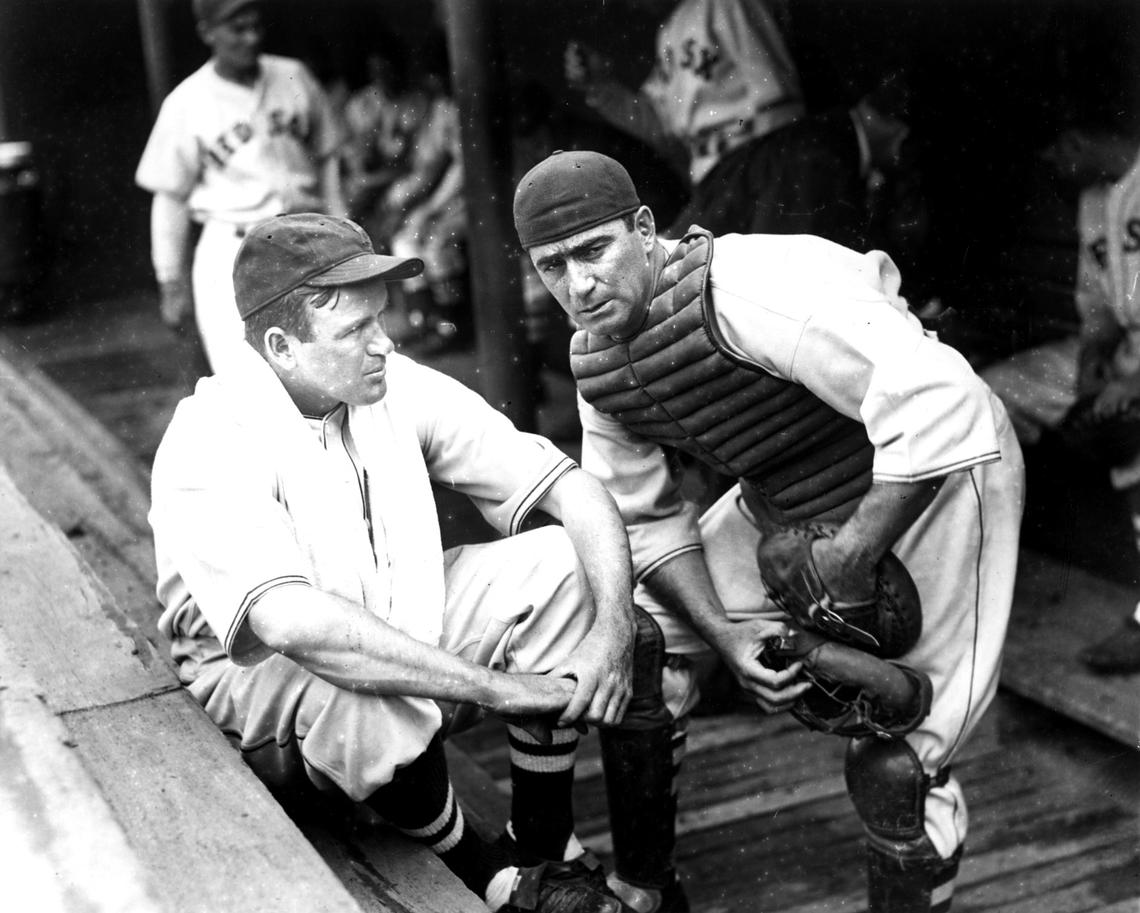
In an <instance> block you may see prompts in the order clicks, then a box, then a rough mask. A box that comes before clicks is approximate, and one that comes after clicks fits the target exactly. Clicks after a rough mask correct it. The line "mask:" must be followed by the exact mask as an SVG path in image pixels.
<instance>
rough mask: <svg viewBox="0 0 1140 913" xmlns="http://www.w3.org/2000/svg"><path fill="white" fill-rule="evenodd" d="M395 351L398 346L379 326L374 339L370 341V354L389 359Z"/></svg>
mask: <svg viewBox="0 0 1140 913" xmlns="http://www.w3.org/2000/svg"><path fill="white" fill-rule="evenodd" d="M394 351H396V344H395V343H394V342H392V340H391V339H389V338H388V334H387V333H385V332H384V328H383V327H380V326H377V328H376V331H375V332H374V333H373V334H372V338H371V339H370V340H369V341H368V354H369V355H380V356H382V357H384V358H387V357H388V356H389V355H391V354H392V353H393V352H394Z"/></svg>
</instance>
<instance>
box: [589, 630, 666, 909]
mask: <svg viewBox="0 0 1140 913" xmlns="http://www.w3.org/2000/svg"><path fill="white" fill-rule="evenodd" d="M636 617H637V639H636V643H635V646H634V657H633V698H632V699H631V700H630V703H629V709H628V710H627V711H626V715H625V718H624V719H623V720H622V722H621V724H620V725H619V726H616V727H611V728H605V729H601V730H599V740H600V742H601V749H602V766H603V768H604V769H605V775H606V795H607V797H608V799H609V811H610V830H611V833H612V834H613V841H614V870H615V872H616V873H617V875H618V877H619V878H621V879H622V880H623V881H625V882H627V883H628V884H632V885H636V886H637V887H642V888H655V889H662V888H665V887H666V886H668V885H669V884H671V883H672V880H673V844H674V840H675V837H674V827H675V822H674V819H675V817H676V796H675V795H674V793H673V774H674V770H673V748H672V739H673V718H672V715H671V714H670V713H669V711H668V710H667V709H666V707H665V701H664V699H663V697H662V693H661V670H662V665H663V663H664V658H665V641H664V637H663V636H662V634H661V629H660V628H659V627H658V626H657V623H656V622H655V621H654V620H653V619H652V618H651V617H650V616H649V615H648V614H647V613H646V612H644V611H642V610H641V609H636Z"/></svg>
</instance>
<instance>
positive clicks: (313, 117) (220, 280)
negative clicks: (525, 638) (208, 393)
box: [135, 54, 340, 371]
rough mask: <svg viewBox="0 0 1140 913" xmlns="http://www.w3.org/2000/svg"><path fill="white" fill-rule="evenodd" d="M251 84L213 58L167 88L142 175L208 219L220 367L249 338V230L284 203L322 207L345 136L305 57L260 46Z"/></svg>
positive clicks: (206, 321) (205, 279) (202, 258)
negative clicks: (324, 172) (325, 180)
mask: <svg viewBox="0 0 1140 913" xmlns="http://www.w3.org/2000/svg"><path fill="white" fill-rule="evenodd" d="M259 63H260V73H259V75H258V77H257V80H256V81H255V82H254V83H253V85H250V86H245V85H242V84H240V83H237V82H232V81H230V80H227V79H223V78H222V77H221V76H219V75H218V73H217V71H216V70H215V69H214V64H213V62H212V61H210V62H207V63H205V64H204V65H203V66H201V67H199V69H198V70H196V71H195V72H194V73H192V74H191V75H190V76H188V77H187V78H186V79H184V80H183V81H182V82H181V83H179V85H178V86H176V87H175V89H174V91H173V92H171V93H170V95H168V96H167V98H166V100H165V101H164V102H163V104H162V108H161V110H160V111H159V114H158V119H157V121H156V122H155V125H154V129H153V130H152V131H151V135H150V139H149V140H148V141H147V145H146V149H145V150H144V151H143V155H142V159H141V161H140V162H139V166H138V170H137V171H136V174H135V180H136V181H137V183H138V184H139V186H141V187H143V188H144V189H146V190H149V191H150V192H151V193H166V194H169V195H171V196H173V197H175V198H176V199H179V200H182V201H184V202H185V203H186V204H187V205H188V206H189V209H190V215H191V218H192V219H194V221H196V222H200V223H201V224H202V234H201V237H200V239H199V241H198V246H197V248H196V250H195V252H194V266H193V273H192V278H193V288H194V302H195V304H194V310H195V318H196V319H197V323H198V331H199V333H200V334H201V336H202V342H203V344H204V346H205V348H206V354H207V356H208V358H209V360H210V364H211V366H212V367H213V369H214V370H215V371H217V370H218V369H219V368H220V367H221V366H222V364H223V363H224V361H225V360H226V359H227V358H228V356H229V354H230V353H231V352H232V351H234V349H235V348H236V347H237V346H241V345H244V343H243V341H242V339H243V330H242V322H241V319H240V318H239V317H238V314H237V307H236V305H235V303H234V290H233V279H232V276H231V270H232V268H233V261H234V256H235V254H236V253H237V249H238V247H239V245H240V244H241V238H242V236H243V235H244V233H245V229H246V228H247V227H248V226H249V225H251V224H253V223H254V222H257V221H258V220H260V219H263V218H267V217H269V216H274V215H279V214H280V213H285V212H306V211H318V212H319V211H322V210H323V209H324V201H323V200H322V198H321V188H320V175H319V170H320V166H321V163H322V162H323V161H324V160H325V159H326V158H327V157H328V156H329V155H331V154H333V153H334V152H335V151H336V149H337V147H338V145H339V142H340V135H339V130H338V127H337V124H336V120H335V117H334V115H333V112H332V109H331V108H330V106H329V103H328V100H327V99H326V97H325V94H324V91H323V90H322V89H321V87H320V85H319V84H318V83H317V81H316V79H315V78H314V77H313V76H312V74H310V73H309V71H308V70H307V69H306V68H305V66H304V65H303V64H302V63H300V61H296V60H291V59H289V58H286V57H277V56H274V55H271V54H263V55H262V56H261V57H260V58H259Z"/></svg>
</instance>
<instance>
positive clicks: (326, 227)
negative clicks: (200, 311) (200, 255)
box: [234, 212, 424, 320]
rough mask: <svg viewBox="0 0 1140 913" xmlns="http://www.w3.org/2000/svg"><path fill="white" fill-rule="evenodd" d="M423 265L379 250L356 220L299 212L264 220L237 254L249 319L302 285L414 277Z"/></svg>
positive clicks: (240, 293) (241, 304) (241, 298)
mask: <svg viewBox="0 0 1140 913" xmlns="http://www.w3.org/2000/svg"><path fill="white" fill-rule="evenodd" d="M423 269H424V263H423V261H422V260H420V259H418V258H416V257H389V256H386V255H384V254H378V253H376V252H375V251H374V250H373V249H372V241H371V240H370V239H369V237H368V235H367V234H366V233H365V231H364V229H363V228H361V227H360V226H359V225H357V224H356V223H355V222H350V221H349V220H348V219H338V218H335V217H334V216H326V215H323V214H322V213H319V212H298V213H293V214H291V215H284V216H274V217H273V218H271V219H263V220H262V221H260V222H258V223H257V224H256V225H254V226H253V227H252V228H251V229H250V230H249V231H248V232H247V233H246V236H245V238H244V239H243V240H242V242H241V247H239V248H238V252H237V257H235V258H234V294H235V296H236V298H237V306H238V313H239V314H240V315H241V318H242V320H245V319H246V318H247V317H249V316H250V315H251V314H256V313H257V312H258V311H260V310H261V309H262V308H264V307H266V306H267V305H270V304H272V303H273V302H274V301H276V300H277V299H279V298H281V297H282V296H284V295H287V294H289V292H291V291H293V290H294V289H296V288H299V287H301V286H302V285H309V286H314V287H316V288H332V287H334V286H338V285H352V284H353V283H354V282H363V281H365V280H366V279H384V280H385V281H395V280H399V279H411V278H412V277H413V276H418V275H419V274H420V273H422V272H423Z"/></svg>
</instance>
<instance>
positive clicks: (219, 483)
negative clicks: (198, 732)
mask: <svg viewBox="0 0 1140 913" xmlns="http://www.w3.org/2000/svg"><path fill="white" fill-rule="evenodd" d="M247 351H248V355H246V356H245V357H244V358H243V359H242V362H244V363H245V364H244V365H242V364H241V363H238V364H237V365H236V366H235V367H233V368H231V369H230V370H229V372H228V373H226V374H223V375H221V376H219V378H217V379H210V380H206V381H203V382H201V383H200V384H199V388H198V391H197V392H196V393H195V395H194V396H193V397H191V398H189V399H187V400H184V401H183V402H182V403H181V404H180V405H179V408H178V410H177V411H176V413H175V416H174V418H173V420H172V421H171V424H170V427H169V429H168V430H167V432H166V435H165V436H164V438H163V443H162V445H161V447H160V448H159V452H158V454H157V455H156V457H155V465H154V472H153V476H152V479H153V491H154V496H153V506H152V510H151V525H152V526H153V527H154V533H155V549H156V553H157V560H158V578H159V582H158V591H159V598H160V601H161V602H162V603H163V605H164V606H165V611H164V613H163V615H162V618H161V619H160V622H159V628H160V630H162V631H163V633H164V634H166V635H167V636H168V637H173V638H178V637H187V636H189V637H198V636H210V635H211V633H214V634H216V636H217V638H218V640H220V641H221V642H222V645H223V647H224V648H225V649H226V650H227V652H228V653H229V654H230V655H231V657H232V658H233V660H234V661H235V662H239V663H255V662H257V661H259V660H261V659H264V658H265V657H266V656H267V655H268V650H267V649H266V648H265V647H264V645H262V644H260V643H258V642H257V641H256V639H255V638H253V637H252V635H251V634H250V633H249V632H248V630H246V628H245V619H246V617H247V615H248V613H249V611H250V610H251V609H252V607H253V606H254V605H255V604H256V602H257V601H258V600H259V599H260V598H262V597H263V596H264V595H265V594H266V593H268V592H270V591H271V590H272V589H273V588H275V587H278V586H293V585H315V586H318V587H320V588H321V589H324V590H327V591H329V592H334V593H336V594H337V595H341V596H344V597H345V598H347V599H350V600H352V601H355V602H357V603H360V604H363V605H365V606H366V607H367V608H369V609H370V610H372V611H373V612H375V613H376V614H378V615H379V616H380V617H382V618H383V619H384V620H386V621H388V622H389V623H390V624H393V625H394V626H396V627H399V628H401V629H402V630H405V631H407V632H408V633H410V634H412V635H413V636H416V637H417V638H418V639H421V640H424V641H426V642H435V640H437V639H438V632H439V626H440V624H441V623H442V611H443V587H444V584H443V554H442V547H441V544H440V534H439V526H438V521H437V519H436V508H435V503H434V500H433V498H432V494H431V488H430V485H429V479H430V480H432V481H436V482H439V483H441V484H443V485H447V486H449V487H452V488H454V489H456V490H457V491H461V492H463V493H465V494H467V495H469V496H470V497H471V498H472V500H474V501H475V502H476V503H477V504H478V505H479V506H480V507H481V508H482V509H483V512H484V516H485V517H486V518H487V519H488V521H489V522H491V523H492V524H493V525H494V526H495V527H496V528H498V529H499V530H500V531H501V532H503V533H505V534H512V533H516V532H518V531H519V529H520V526H521V524H522V523H523V521H524V520H525V519H526V517H527V516H528V514H529V512H530V510H531V508H533V506H534V505H535V504H536V503H537V502H538V501H539V500H541V499H542V497H543V495H544V494H545V493H546V492H547V491H548V490H549V488H550V486H551V485H553V484H554V482H555V481H557V479H558V478H559V477H560V476H561V475H562V474H563V473H565V472H567V471H569V470H570V469H571V468H573V465H574V464H573V463H572V462H571V461H570V459H569V458H568V457H566V456H565V455H564V454H562V453H561V452H559V451H558V450H557V449H556V448H554V447H553V445H551V444H549V443H548V442H547V441H546V440H545V439H543V438H539V437H536V436H533V435H528V434H524V433H523V432H519V431H516V430H515V428H514V426H513V425H511V423H510V422H509V421H508V420H507V419H506V418H505V417H503V416H502V415H501V414H500V413H498V412H496V411H495V410H494V409H492V408H491V407H490V406H489V405H487V403H486V402H485V401H484V400H483V399H482V398H481V397H479V396H478V395H477V394H475V393H473V392H472V391H470V390H468V389H467V388H466V387H464V386H462V385H461V384H459V383H457V382H456V381H453V380H451V379H450V378H448V377H446V376H445V375H442V374H440V373H438V372H436V371H433V370H431V369H429V368H425V367H422V366H420V365H417V364H416V363H415V362H412V361H410V360H408V359H406V358H403V357H402V356H399V355H392V356H389V358H388V360H387V363H388V369H389V370H388V377H389V390H388V393H387V395H386V396H385V397H384V399H383V400H381V401H380V402H379V403H377V404H375V405H373V406H367V407H352V408H350V409H349V410H348V417H347V419H344V417H343V415H336V416H333V417H331V418H330V421H329V422H326V423H324V424H325V426H326V427H323V428H322V429H321V430H320V438H319V441H318V440H317V433H315V432H314V431H313V429H312V428H310V427H309V425H308V424H307V423H306V422H305V421H304V420H303V419H302V418H301V416H300V414H299V413H297V410H296V408H295V407H293V406H292V401H291V400H288V397H287V394H286V393H285V392H284V389H283V388H281V386H280V383H279V382H278V381H277V380H276V378H274V377H273V376H272V374H271V372H270V371H269V368H268V366H267V365H266V364H265V363H264V362H263V361H262V360H261V359H260V358H259V357H258V356H257V355H256V354H255V353H254V352H253V350H252V349H249V348H248V347H247ZM249 365H252V368H250V367H248V366H249ZM235 368H244V369H245V370H243V372H242V373H243V375H244V376H246V377H248V376H253V377H254V378H258V379H259V380H255V381H254V384H252V385H251V384H247V383H242V384H240V385H239V384H236V383H234V382H233V378H234V376H235V375H236V370H235ZM259 381H260V382H259ZM251 388H252V389H254V390H259V391H261V392H259V393H257V395H250V394H249V393H247V392H246V391H247V390H248V389H251ZM346 438H348V439H350V440H351V443H350V445H349V446H347V447H346V444H345V440H346ZM206 625H208V626H209V627H208V628H207V627H206Z"/></svg>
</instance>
